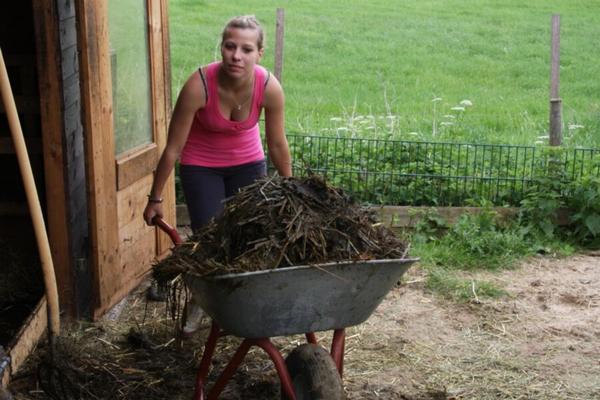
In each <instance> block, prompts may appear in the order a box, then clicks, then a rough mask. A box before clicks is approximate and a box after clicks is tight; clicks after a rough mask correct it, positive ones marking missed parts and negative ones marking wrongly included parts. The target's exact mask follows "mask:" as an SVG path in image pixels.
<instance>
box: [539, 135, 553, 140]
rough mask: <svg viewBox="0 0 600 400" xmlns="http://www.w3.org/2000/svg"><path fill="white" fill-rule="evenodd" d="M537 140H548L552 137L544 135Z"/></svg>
mask: <svg viewBox="0 0 600 400" xmlns="http://www.w3.org/2000/svg"><path fill="white" fill-rule="evenodd" d="M537 138H538V139H548V138H550V136H548V135H542V136H538V137H537Z"/></svg>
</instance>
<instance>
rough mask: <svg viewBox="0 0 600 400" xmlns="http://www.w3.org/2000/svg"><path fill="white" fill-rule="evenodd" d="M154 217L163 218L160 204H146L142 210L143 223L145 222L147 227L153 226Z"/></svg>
mask: <svg viewBox="0 0 600 400" xmlns="http://www.w3.org/2000/svg"><path fill="white" fill-rule="evenodd" d="M154 217H159V218H162V217H163V209H162V204H161V203H151V202H148V204H146V208H145V209H144V221H146V224H147V225H149V226H152V225H154V222H153V219H154Z"/></svg>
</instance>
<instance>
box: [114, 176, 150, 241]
mask: <svg viewBox="0 0 600 400" xmlns="http://www.w3.org/2000/svg"><path fill="white" fill-rule="evenodd" d="M151 184H152V175H146V176H145V177H143V178H142V179H140V180H139V181H137V182H135V183H134V184H133V185H131V186H129V187H127V188H126V189H125V190H122V191H120V192H119V193H118V194H117V200H118V203H117V207H118V215H119V229H121V228H122V227H124V226H126V225H129V224H130V223H131V222H132V221H134V220H136V219H139V222H141V223H142V226H145V224H144V218H143V215H142V214H143V212H144V207H145V206H146V202H147V201H148V198H147V197H146V195H147V194H148V193H147V189H148V187H149V186H150V185H151ZM149 229H151V228H149Z"/></svg>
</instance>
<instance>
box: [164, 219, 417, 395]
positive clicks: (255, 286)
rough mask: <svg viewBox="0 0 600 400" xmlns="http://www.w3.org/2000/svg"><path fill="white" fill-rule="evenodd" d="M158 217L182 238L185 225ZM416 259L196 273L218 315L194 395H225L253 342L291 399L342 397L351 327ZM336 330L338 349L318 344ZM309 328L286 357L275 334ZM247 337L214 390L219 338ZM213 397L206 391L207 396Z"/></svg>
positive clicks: (190, 281)
mask: <svg viewBox="0 0 600 400" xmlns="http://www.w3.org/2000/svg"><path fill="white" fill-rule="evenodd" d="M154 222H155V223H156V224H157V225H158V226H159V227H160V228H161V229H162V230H164V231H165V232H166V233H167V234H168V235H169V236H170V237H171V239H172V240H173V243H175V245H179V244H181V243H182V240H181V238H180V237H179V235H178V234H177V231H176V230H175V229H174V228H173V227H171V226H170V225H169V224H167V223H165V222H164V221H163V220H162V219H155V220H154ZM416 261H418V259H416V258H404V259H389V260H369V261H344V262H332V263H326V264H317V265H303V266H294V267H287V268H279V269H272V270H264V271H257V272H246V273H239V274H227V275H218V276H210V277H206V276H204V277H202V276H199V275H196V274H194V273H188V274H187V275H186V277H185V281H186V284H187V286H188V288H189V289H190V291H191V292H192V296H194V297H195V300H194V301H195V302H197V303H198V304H200V305H201V307H202V308H203V310H204V311H205V312H206V313H207V314H208V315H209V316H210V317H211V318H212V326H211V329H210V333H209V336H208V338H207V339H206V343H205V346H204V351H203V353H202V359H201V360H200V365H199V367H198V373H197V377H196V387H195V391H194V397H193V399H194V400H204V399H205V398H206V399H208V400H211V399H217V398H218V397H219V395H220V393H221V392H222V390H223V389H224V387H225V385H226V384H227V382H228V381H229V379H230V378H231V377H232V376H233V374H234V373H235V371H236V370H237V368H238V366H239V365H240V364H241V363H242V361H243V359H244V357H245V356H246V354H247V353H248V351H249V349H250V348H251V347H252V346H258V347H260V348H262V349H263V350H264V351H265V352H266V353H267V354H268V355H269V357H270V358H271V360H272V361H273V364H274V366H275V368H276V370H277V373H278V375H279V379H280V381H281V391H282V395H283V396H284V398H286V399H288V400H297V399H310V400H341V399H343V398H345V395H344V389H343V385H342V380H341V377H342V375H343V357H344V346H345V328H347V327H350V326H354V325H358V324H360V323H362V322H364V321H365V320H366V319H367V318H369V316H370V315H371V313H372V312H373V311H374V310H375V308H377V306H378V305H379V304H380V303H381V301H382V300H383V298H384V297H385V296H386V294H387V293H388V292H389V291H390V289H391V288H392V287H393V286H394V285H395V284H396V283H397V282H398V281H399V279H400V277H401V276H402V274H404V272H406V270H408V268H409V267H410V265H411V264H413V263H414V262H416ZM327 330H333V338H332V342H331V351H330V352H329V353H328V352H327V351H326V350H325V349H323V348H322V347H321V346H318V345H317V339H316V336H315V334H314V332H317V331H327ZM301 333H304V334H305V335H306V339H307V342H308V343H307V344H303V345H300V346H298V347H297V348H296V349H294V350H293V351H292V352H290V354H289V355H288V356H287V358H286V359H284V358H283V356H282V355H281V353H280V352H279V350H278V349H277V348H276V347H275V345H274V344H273V343H272V342H271V337H274V336H286V335H293V334H301ZM225 334H231V335H235V336H238V337H241V338H244V340H243V341H242V343H241V344H240V345H239V347H238V349H237V350H236V352H235V354H234V355H233V357H232V358H231V359H230V361H229V363H228V364H227V366H226V367H225V368H224V370H223V371H222V372H221V374H220V375H219V377H218V378H217V380H216V382H215V383H214V384H213V387H212V389H211V390H210V392H209V393H208V394H207V395H205V388H204V386H205V382H206V380H207V377H208V373H209V369H210V367H211V363H212V358H213V355H214V352H215V349H216V345H217V341H218V339H219V338H220V337H221V336H223V335H225ZM205 396H206V397H205Z"/></svg>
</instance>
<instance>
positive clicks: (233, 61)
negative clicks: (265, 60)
mask: <svg viewBox="0 0 600 400" xmlns="http://www.w3.org/2000/svg"><path fill="white" fill-rule="evenodd" d="M263 50H264V49H259V48H258V31H257V30H256V29H241V28H229V29H228V30H227V34H226V35H225V39H224V40H223V43H222V44H221V57H222V59H223V67H224V70H225V72H226V73H227V74H228V75H229V76H231V77H242V76H246V75H247V74H250V73H252V72H253V71H254V65H255V64H257V63H258V62H259V61H260V59H261V57H262V55H263Z"/></svg>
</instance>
